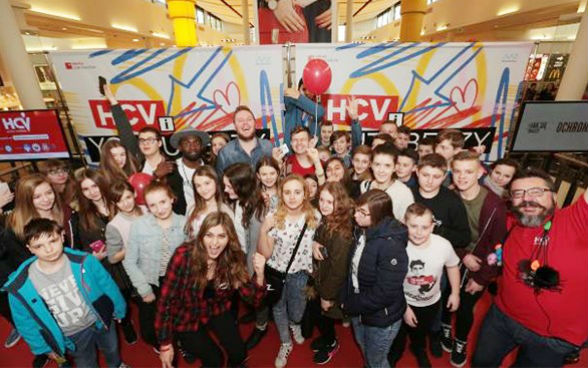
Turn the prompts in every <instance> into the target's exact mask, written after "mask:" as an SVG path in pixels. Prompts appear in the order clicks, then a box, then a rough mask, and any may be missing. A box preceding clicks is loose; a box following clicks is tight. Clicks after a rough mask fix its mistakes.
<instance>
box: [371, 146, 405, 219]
mask: <svg viewBox="0 0 588 368" xmlns="http://www.w3.org/2000/svg"><path fill="white" fill-rule="evenodd" d="M397 155H398V152H397V151H396V148H395V147H394V145H393V144H391V143H385V144H381V145H379V146H377V147H376V148H374V149H373V150H372V163H371V167H372V173H373V177H374V179H373V180H364V181H362V182H361V184H360V189H361V193H365V192H367V191H368V190H370V189H380V190H383V191H385V192H386V193H387V194H388V195H389V196H390V198H392V212H394V217H395V218H396V219H398V220H399V221H403V220H404V213H405V212H406V209H407V208H408V206H410V205H411V204H412V203H414V197H413V195H412V192H411V191H410V189H409V188H408V187H407V186H406V185H405V184H403V183H402V182H401V181H399V180H395V179H394V169H395V166H396V157H397Z"/></svg>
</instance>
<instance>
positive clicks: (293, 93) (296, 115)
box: [284, 79, 325, 146]
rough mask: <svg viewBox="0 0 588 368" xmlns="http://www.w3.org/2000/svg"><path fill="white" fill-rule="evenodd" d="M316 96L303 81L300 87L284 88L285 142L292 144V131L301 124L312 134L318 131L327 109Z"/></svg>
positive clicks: (299, 84)
mask: <svg viewBox="0 0 588 368" xmlns="http://www.w3.org/2000/svg"><path fill="white" fill-rule="evenodd" d="M315 99H316V96H314V95H313V94H312V93H310V92H308V91H307V90H306V88H305V87H304V84H303V83H302V79H300V81H299V82H298V89H296V88H286V89H285V90H284V107H285V108H286V111H285V112H284V121H285V123H284V143H286V144H287V145H288V146H290V138H291V135H290V132H291V131H292V130H293V129H294V128H296V127H299V126H304V127H308V129H309V131H310V132H311V135H312V136H315V135H316V134H317V133H318V132H317V126H318V122H319V121H320V120H321V119H322V118H323V115H324V114H325V110H324V108H323V106H322V105H321V104H320V103H318V102H316V101H315Z"/></svg>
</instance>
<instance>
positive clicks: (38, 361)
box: [33, 354, 50, 368]
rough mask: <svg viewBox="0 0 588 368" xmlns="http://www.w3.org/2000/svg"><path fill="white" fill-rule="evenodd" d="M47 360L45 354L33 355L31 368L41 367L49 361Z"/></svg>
mask: <svg viewBox="0 0 588 368" xmlns="http://www.w3.org/2000/svg"><path fill="white" fill-rule="evenodd" d="M49 360H50V359H49V357H48V356H47V354H43V355H35V358H34V359H33V368H43V367H44V366H46V365H47V363H49Z"/></svg>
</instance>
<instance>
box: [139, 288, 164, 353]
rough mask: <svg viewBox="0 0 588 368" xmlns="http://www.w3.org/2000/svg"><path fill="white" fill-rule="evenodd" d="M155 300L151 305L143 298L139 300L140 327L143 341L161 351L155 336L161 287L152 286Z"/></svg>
mask: <svg viewBox="0 0 588 368" xmlns="http://www.w3.org/2000/svg"><path fill="white" fill-rule="evenodd" d="M151 288H152V289H153V294H155V300H154V301H152V302H151V303H145V302H144V301H143V299H142V298H141V297H139V298H137V306H138V307H139V326H140V327H141V337H143V340H144V341H145V342H146V343H147V344H149V345H151V346H153V347H155V348H157V349H159V342H158V341H157V336H156V334H155V314H156V313H157V301H158V300H159V287H157V286H155V285H151Z"/></svg>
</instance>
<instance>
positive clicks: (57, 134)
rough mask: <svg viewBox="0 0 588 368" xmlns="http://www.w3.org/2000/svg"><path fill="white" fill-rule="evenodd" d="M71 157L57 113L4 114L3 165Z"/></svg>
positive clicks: (0, 129) (0, 119)
mask: <svg viewBox="0 0 588 368" xmlns="http://www.w3.org/2000/svg"><path fill="white" fill-rule="evenodd" d="M69 157H70V153H69V149H68V147H67V143H66V141H65V137H64V135H63V128H62V126H61V122H60V121H59V117H58V116H57V110H25V111H0V161H17V160H42V159H47V158H69Z"/></svg>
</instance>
